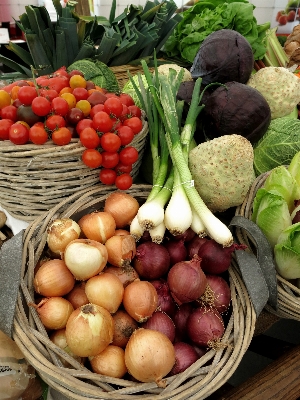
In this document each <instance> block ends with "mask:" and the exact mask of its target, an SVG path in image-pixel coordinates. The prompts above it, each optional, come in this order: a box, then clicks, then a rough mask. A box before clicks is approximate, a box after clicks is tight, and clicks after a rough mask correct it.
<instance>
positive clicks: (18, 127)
mask: <svg viewBox="0 0 300 400" xmlns="http://www.w3.org/2000/svg"><path fill="white" fill-rule="evenodd" d="M24 87H25V86H24ZM8 136H9V140H10V141H11V142H12V143H14V144H18V145H19V144H25V143H27V142H28V140H29V129H28V128H27V127H26V126H25V125H24V124H21V123H19V122H15V123H14V124H12V125H11V127H10V128H9V133H8Z"/></svg>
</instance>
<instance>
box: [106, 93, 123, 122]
mask: <svg viewBox="0 0 300 400" xmlns="http://www.w3.org/2000/svg"><path fill="white" fill-rule="evenodd" d="M104 111H106V112H107V114H111V115H112V116H113V117H117V118H119V117H120V116H121V114H122V111H123V104H122V103H121V101H120V99H119V98H118V97H110V98H108V99H107V100H105V102H104Z"/></svg>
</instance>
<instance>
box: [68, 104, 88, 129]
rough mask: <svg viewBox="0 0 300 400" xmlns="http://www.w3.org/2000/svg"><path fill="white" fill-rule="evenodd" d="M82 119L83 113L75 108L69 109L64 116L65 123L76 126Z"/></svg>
mask: <svg viewBox="0 0 300 400" xmlns="http://www.w3.org/2000/svg"><path fill="white" fill-rule="evenodd" d="M83 118H84V114H83V112H82V111H81V110H80V108H77V107H73V108H71V109H70V110H69V111H68V112H67V115H66V119H67V121H68V122H69V123H70V124H73V125H76V124H78V122H79V121H81V120H82V119H83Z"/></svg>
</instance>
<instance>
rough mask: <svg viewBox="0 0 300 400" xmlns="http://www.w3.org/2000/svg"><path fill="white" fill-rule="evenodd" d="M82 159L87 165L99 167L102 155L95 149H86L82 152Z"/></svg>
mask: <svg viewBox="0 0 300 400" xmlns="http://www.w3.org/2000/svg"><path fill="white" fill-rule="evenodd" d="M82 161H83V162H84V164H85V165H86V166H87V167H90V168H99V167H100V166H101V164H102V155H101V153H100V152H99V151H98V150H96V149H86V150H84V152H83V153H82Z"/></svg>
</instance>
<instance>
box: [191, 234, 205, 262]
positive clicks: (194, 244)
mask: <svg viewBox="0 0 300 400" xmlns="http://www.w3.org/2000/svg"><path fill="white" fill-rule="evenodd" d="M208 240H209V239H207V238H202V237H200V236H198V235H197V236H195V237H194V238H193V239H192V240H191V241H190V242H189V243H187V245H186V247H187V252H188V258H189V259H192V258H193V257H194V255H195V254H198V251H199V249H200V247H201V246H202V245H203V244H204V243H205V242H207V241H208Z"/></svg>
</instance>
